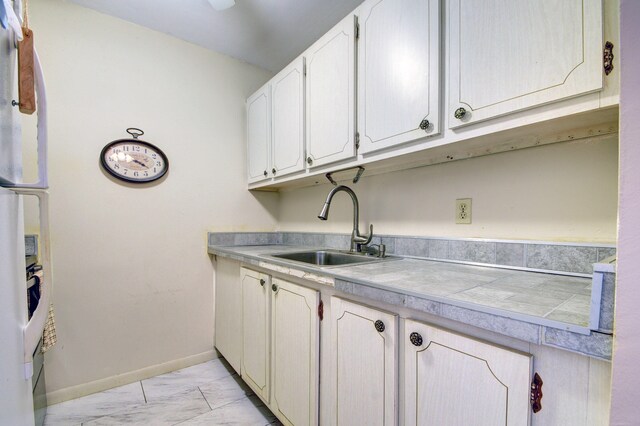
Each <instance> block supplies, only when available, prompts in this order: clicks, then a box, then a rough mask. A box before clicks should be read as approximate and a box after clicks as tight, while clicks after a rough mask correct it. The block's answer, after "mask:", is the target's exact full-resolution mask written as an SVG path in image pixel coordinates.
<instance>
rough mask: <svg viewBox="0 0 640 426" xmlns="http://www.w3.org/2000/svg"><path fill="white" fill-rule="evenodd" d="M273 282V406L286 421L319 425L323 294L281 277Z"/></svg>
mask: <svg viewBox="0 0 640 426" xmlns="http://www.w3.org/2000/svg"><path fill="white" fill-rule="evenodd" d="M271 282H272V284H271V311H272V312H271V331H272V339H271V343H272V349H271V351H272V354H273V359H272V362H271V371H272V374H273V379H272V383H273V398H272V400H271V407H272V410H273V412H274V413H275V414H276V416H278V418H279V419H280V420H281V421H282V422H283V423H285V424H291V425H316V424H318V381H319V377H320V374H319V361H320V359H319V354H320V351H319V331H320V330H319V326H320V324H319V321H318V314H317V312H318V303H319V301H320V295H319V293H318V292H317V291H316V290H312V289H309V288H306V287H301V286H299V285H296V284H293V283H290V282H287V281H283V280H280V279H276V278H273V279H272V280H271Z"/></svg>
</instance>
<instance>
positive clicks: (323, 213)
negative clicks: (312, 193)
mask: <svg viewBox="0 0 640 426" xmlns="http://www.w3.org/2000/svg"><path fill="white" fill-rule="evenodd" d="M329 207H331V204H329V203H326V202H325V203H324V206H322V210H321V211H320V214H319V215H318V219H320V220H327V218H328V217H329Z"/></svg>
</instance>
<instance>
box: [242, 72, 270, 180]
mask: <svg viewBox="0 0 640 426" xmlns="http://www.w3.org/2000/svg"><path fill="white" fill-rule="evenodd" d="M270 144H271V99H270V93H269V85H268V84H267V85H265V86H263V87H262V88H261V89H260V90H258V91H257V92H256V93H254V94H253V95H251V97H249V99H247V173H248V180H249V183H251V182H258V181H261V180H264V179H267V177H268V176H269V145H270ZM265 172H266V173H265Z"/></svg>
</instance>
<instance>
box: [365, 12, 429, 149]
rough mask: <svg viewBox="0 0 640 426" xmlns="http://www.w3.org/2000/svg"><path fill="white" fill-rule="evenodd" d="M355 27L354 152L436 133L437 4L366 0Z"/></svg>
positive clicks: (387, 145)
mask: <svg viewBox="0 0 640 426" xmlns="http://www.w3.org/2000/svg"><path fill="white" fill-rule="evenodd" d="M359 24H360V38H359V43H358V131H359V133H360V152H361V153H367V152H371V151H375V150H378V149H382V148H387V147H390V146H394V145H398V144H401V143H404V142H409V141H412V140H415V139H419V138H423V137H425V136H431V135H434V134H438V133H439V132H440V118H439V108H440V97H439V93H440V80H439V73H440V2H439V0H369V1H367V2H365V3H364V4H363V5H362V7H361V10H360V12H359Z"/></svg>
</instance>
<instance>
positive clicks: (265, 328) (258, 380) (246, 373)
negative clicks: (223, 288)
mask: <svg viewBox="0 0 640 426" xmlns="http://www.w3.org/2000/svg"><path fill="white" fill-rule="evenodd" d="M241 280H242V352H243V357H242V378H243V379H244V380H245V381H246V382H247V383H248V384H249V386H251V388H252V389H253V390H254V391H255V392H256V393H257V394H259V395H261V396H262V397H263V398H264V399H265V400H266V401H269V328H270V327H269V309H268V308H269V306H268V301H269V294H268V288H269V277H268V276H267V275H263V274H260V273H258V272H255V271H252V270H250V269H245V268H242V274H241ZM261 280H263V281H264V284H261Z"/></svg>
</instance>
